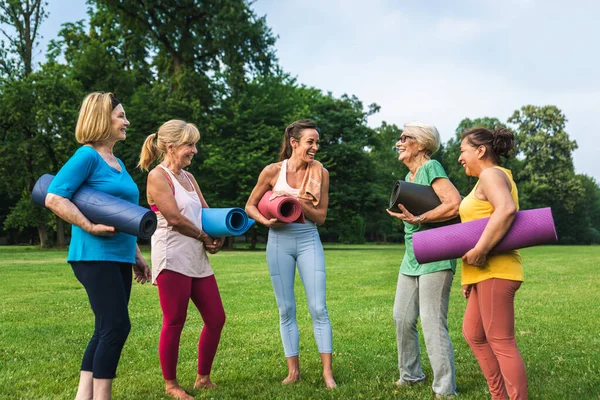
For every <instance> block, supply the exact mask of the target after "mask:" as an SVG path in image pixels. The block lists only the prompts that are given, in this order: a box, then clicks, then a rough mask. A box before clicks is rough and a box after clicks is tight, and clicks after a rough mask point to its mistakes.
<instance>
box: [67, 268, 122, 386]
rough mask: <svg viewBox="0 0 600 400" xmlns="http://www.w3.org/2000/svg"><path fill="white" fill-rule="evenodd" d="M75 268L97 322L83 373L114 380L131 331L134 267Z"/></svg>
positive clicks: (87, 351) (84, 356) (86, 351)
mask: <svg viewBox="0 0 600 400" xmlns="http://www.w3.org/2000/svg"><path fill="white" fill-rule="evenodd" d="M71 267H72V268H73V272H75V276H76V277H77V279H78V280H79V282H81V284H82V285H83V287H84V288H85V291H86V292H87V295H88V298H89V300H90V305H91V306H92V311H94V316H95V321H96V323H95V329H94V334H93V335H92V338H91V339H90V342H89V343H88V346H87V349H86V350H85V353H84V354H83V360H82V362H81V370H82V371H91V372H92V374H93V377H94V378H96V379H113V378H115V376H116V373H117V364H118V363H119V358H120V357H121V351H122V350H123V346H124V345H125V341H126V340H127V336H128V335H129V331H130V329H131V323H130V321H129V312H128V310H127V304H128V303H129V296H130V294H131V277H132V272H131V263H122V262H112V261H71Z"/></svg>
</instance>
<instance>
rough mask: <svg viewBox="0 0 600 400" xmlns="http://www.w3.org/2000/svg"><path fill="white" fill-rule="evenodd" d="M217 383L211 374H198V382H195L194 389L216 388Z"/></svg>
mask: <svg viewBox="0 0 600 400" xmlns="http://www.w3.org/2000/svg"><path fill="white" fill-rule="evenodd" d="M216 387H217V385H216V384H215V383H213V381H211V380H210V375H198V376H196V382H195V383H194V389H210V388H216Z"/></svg>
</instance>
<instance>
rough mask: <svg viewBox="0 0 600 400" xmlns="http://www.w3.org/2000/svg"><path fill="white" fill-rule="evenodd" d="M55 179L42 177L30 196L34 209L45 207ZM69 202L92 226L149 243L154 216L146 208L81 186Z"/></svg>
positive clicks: (154, 220)
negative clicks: (113, 230) (104, 227)
mask: <svg viewBox="0 0 600 400" xmlns="http://www.w3.org/2000/svg"><path fill="white" fill-rule="evenodd" d="M53 179H54V175H50V174H44V175H42V176H41V177H40V179H38V181H37V182H36V183H35V186H34V187H33V191H32V192H31V198H32V200H33V201H34V203H36V204H37V205H40V206H42V207H45V206H46V195H47V194H48V187H49V186H50V182H52V180H53ZM71 201H72V202H73V204H75V206H76V207H77V208H78V209H79V211H81V213H82V214H83V215H85V216H86V218H87V219H89V220H90V221H92V222H93V223H95V224H104V225H108V226H114V227H115V229H116V230H117V231H119V232H123V233H128V234H130V235H133V236H137V237H139V238H140V239H150V237H152V234H153V233H154V231H155V230H156V223H157V222H156V214H155V213H154V211H151V210H149V209H147V208H144V207H141V206H139V205H137V204H133V203H130V202H128V201H125V200H123V199H120V198H118V197H115V196H113V195H110V194H108V193H104V192H101V191H99V190H96V189H93V188H91V187H89V186H81V187H80V188H79V189H78V190H77V191H76V192H75V193H74V194H73V197H72V198H71Z"/></svg>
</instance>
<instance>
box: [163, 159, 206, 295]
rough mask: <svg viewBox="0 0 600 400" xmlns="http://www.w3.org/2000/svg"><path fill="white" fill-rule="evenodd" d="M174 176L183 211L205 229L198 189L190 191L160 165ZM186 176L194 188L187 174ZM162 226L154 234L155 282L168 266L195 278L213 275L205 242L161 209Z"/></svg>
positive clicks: (178, 202) (178, 198) (176, 192)
mask: <svg viewBox="0 0 600 400" xmlns="http://www.w3.org/2000/svg"><path fill="white" fill-rule="evenodd" d="M159 166H160V167H162V168H163V169H164V170H165V171H166V172H167V174H169V176H170V177H171V183H172V184H173V192H174V196H175V201H176V202H177V208H178V209H179V212H180V213H181V214H182V215H183V216H185V217H186V218H188V219H189V220H190V221H192V222H193V223H194V224H195V225H196V226H197V227H198V228H199V229H202V203H201V202H200V198H199V197H198V193H196V190H193V191H191V192H188V191H187V190H186V189H185V188H184V187H183V186H182V185H181V184H180V183H179V182H178V181H177V179H175V175H173V173H172V172H171V171H170V170H169V169H168V168H166V167H164V166H163V165H162V164H159ZM185 177H186V179H188V181H189V182H190V185H191V186H192V187H194V185H193V184H192V182H191V180H190V178H189V177H188V175H187V173H185ZM156 217H157V219H158V226H157V228H156V231H155V232H154V235H152V251H151V256H152V283H153V284H156V278H157V277H158V275H159V274H160V272H161V271H162V270H164V269H168V270H171V271H175V272H179V273H180V274H183V275H185V276H189V277H191V278H204V277H206V276H210V275H213V270H212V268H211V266H210V261H209V260H208V256H207V255H206V251H205V250H204V244H203V243H202V242H201V241H199V240H197V239H195V238H191V237H189V236H185V235H182V234H181V233H179V232H177V231H175V230H173V226H172V225H169V224H168V223H167V220H166V218H165V217H163V215H162V214H161V213H160V212H157V214H156Z"/></svg>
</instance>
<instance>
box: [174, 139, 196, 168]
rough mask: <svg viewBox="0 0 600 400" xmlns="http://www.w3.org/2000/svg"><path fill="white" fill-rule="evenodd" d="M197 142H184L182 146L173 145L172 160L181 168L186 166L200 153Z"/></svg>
mask: <svg viewBox="0 0 600 400" xmlns="http://www.w3.org/2000/svg"><path fill="white" fill-rule="evenodd" d="M196 143H197V142H191V143H184V144H182V145H180V146H173V147H172V149H173V152H172V153H171V157H170V159H171V162H173V163H174V164H175V165H177V166H178V167H179V168H185V167H187V166H188V165H190V164H191V163H192V158H194V155H196V154H197V153H198V149H197V148H196Z"/></svg>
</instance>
